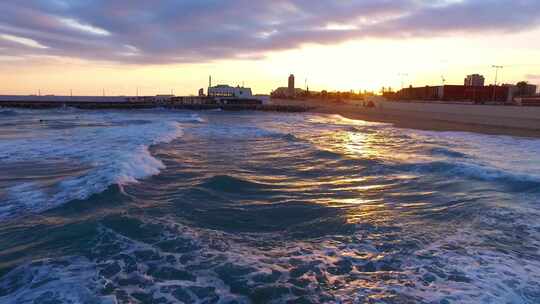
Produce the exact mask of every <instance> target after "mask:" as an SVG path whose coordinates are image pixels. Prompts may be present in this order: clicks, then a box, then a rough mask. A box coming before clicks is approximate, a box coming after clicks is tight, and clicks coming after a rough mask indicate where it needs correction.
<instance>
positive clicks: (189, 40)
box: [0, 0, 540, 95]
mask: <svg viewBox="0 0 540 304" xmlns="http://www.w3.org/2000/svg"><path fill="white" fill-rule="evenodd" d="M0 12H2V13H1V14H0V94H37V93H38V92H41V94H55V95H68V94H70V93H71V92H73V94H74V95H101V94H103V92H105V94H106V95H135V94H136V92H137V90H138V91H139V94H141V95H155V94H169V93H171V92H172V93H174V94H177V95H189V94H196V92H197V91H198V89H199V88H202V87H207V86H208V76H209V75H212V78H213V80H214V84H217V83H220V84H221V83H223V84H230V85H242V84H245V85H246V86H250V87H252V88H253V89H254V91H255V92H256V93H262V94H265V93H269V92H270V91H271V90H272V89H275V88H277V87H279V86H286V85H287V77H288V75H289V74H291V73H293V74H295V75H296V79H297V87H301V88H304V87H305V86H306V85H307V86H309V88H310V89H311V90H330V91H331V90H345V91H348V90H355V91H358V90H377V91H378V90H380V88H381V87H382V86H385V87H389V86H390V87H392V88H395V89H399V88H401V87H402V86H408V85H415V86H416V85H418V86H423V85H439V84H442V83H443V81H444V83H446V84H462V83H463V79H464V78H465V76H466V75H467V74H472V73H480V74H483V75H484V76H485V77H486V81H487V83H494V81H495V70H494V69H493V68H492V66H493V65H501V66H504V68H503V69H502V70H501V71H500V72H499V75H498V82H500V83H503V82H505V83H516V82H518V81H521V80H525V81H528V82H530V83H533V84H540V38H539V37H540V1H538V0H429V1H428V0H258V1H256V0H153V1H147V0H24V1H2V2H0Z"/></svg>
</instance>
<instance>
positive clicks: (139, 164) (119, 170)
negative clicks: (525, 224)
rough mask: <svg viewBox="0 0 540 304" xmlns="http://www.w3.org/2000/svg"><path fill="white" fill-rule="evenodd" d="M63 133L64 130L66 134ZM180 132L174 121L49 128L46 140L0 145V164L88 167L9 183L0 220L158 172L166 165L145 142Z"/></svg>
mask: <svg viewBox="0 0 540 304" xmlns="http://www.w3.org/2000/svg"><path fill="white" fill-rule="evenodd" d="M64 132H69V133H68V134H67V135H66V133H64ZM181 135H182V127H181V125H180V124H179V123H178V122H176V121H165V122H157V123H151V124H146V125H140V124H132V125H126V126H114V127H88V128H72V129H69V130H50V131H49V133H48V136H47V137H46V138H25V139H14V140H8V141H3V142H1V143H0V150H1V151H0V159H1V160H2V162H3V163H7V164H9V163H17V162H26V163H29V162H30V163H32V162H34V163H36V164H38V165H39V163H41V162H47V161H52V160H62V162H63V163H64V165H63V166H68V167H84V168H88V169H86V170H85V171H84V172H83V173H79V174H77V173H75V174H67V175H64V176H62V178H60V179H59V178H58V177H57V176H56V175H55V172H54V168H53V169H51V170H52V171H51V174H52V175H54V176H56V177H55V178H54V180H56V182H54V183H50V182H47V183H43V182H42V181H41V180H42V178H40V179H35V180H32V179H30V180H26V181H24V182H21V183H16V184H15V185H12V186H10V187H9V188H8V189H7V190H6V192H7V201H6V202H2V209H1V210H0V219H1V218H8V217H13V216H17V215H20V214H25V213H39V212H42V211H45V210H48V209H51V208H54V207H56V206H59V205H61V204H64V203H66V202H69V201H72V200H84V199H87V198H88V197H90V196H91V195H92V194H95V193H100V192H103V191H105V190H106V189H107V188H108V187H109V186H110V185H113V184H119V185H126V184H130V183H137V182H138V180H140V179H143V178H147V177H150V176H153V175H157V174H159V173H160V171H161V170H163V169H164V168H165V165H164V164H163V162H162V161H161V160H159V159H157V158H155V157H154V156H152V154H151V153H150V150H149V148H150V146H152V145H157V144H165V143H170V142H171V141H173V140H175V139H176V138H179V137H180V136H181Z"/></svg>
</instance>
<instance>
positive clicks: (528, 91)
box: [503, 81, 537, 102]
mask: <svg viewBox="0 0 540 304" xmlns="http://www.w3.org/2000/svg"><path fill="white" fill-rule="evenodd" d="M503 86H504V87H507V88H508V90H509V91H510V94H509V96H508V101H510V102H511V101H513V100H514V99H515V98H517V97H530V96H535V95H536V91H537V86H535V85H533V84H528V83H527V82H524V81H522V82H519V83H517V84H515V85H514V84H503Z"/></svg>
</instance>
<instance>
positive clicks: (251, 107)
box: [0, 96, 312, 113]
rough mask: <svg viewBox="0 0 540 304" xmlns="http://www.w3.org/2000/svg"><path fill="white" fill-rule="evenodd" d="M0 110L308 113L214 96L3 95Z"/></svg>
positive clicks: (294, 107)
mask: <svg viewBox="0 0 540 304" xmlns="http://www.w3.org/2000/svg"><path fill="white" fill-rule="evenodd" d="M0 107H4V108H23V109H55V108H75V109H83V110H107V109H111V110H137V109H154V108H162V109H175V110H194V111H204V110H223V111H264V112H290V113H298V112H307V111H310V110H312V108H310V107H308V106H305V105H283V104H268V103H263V102H262V101H261V100H257V99H230V98H229V99H227V100H223V99H218V98H212V97H193V96H186V97H180V96H179V97H168V98H160V97H159V96H156V97H153V96H152V97H86V98H85V97H62V96H50V97H47V96H39V97H38V96H27V97H25V96H0Z"/></svg>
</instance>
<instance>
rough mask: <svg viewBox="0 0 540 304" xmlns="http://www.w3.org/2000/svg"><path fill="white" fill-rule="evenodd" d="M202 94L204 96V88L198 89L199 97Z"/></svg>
mask: <svg viewBox="0 0 540 304" xmlns="http://www.w3.org/2000/svg"><path fill="white" fill-rule="evenodd" d="M203 96H205V95H204V89H203V88H201V89H199V97H203Z"/></svg>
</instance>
